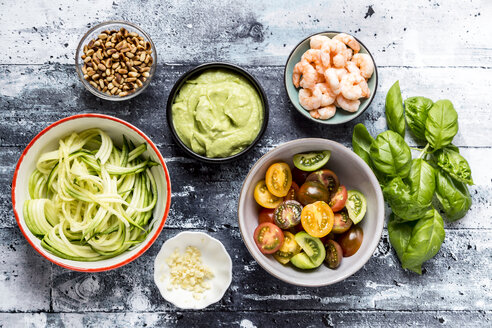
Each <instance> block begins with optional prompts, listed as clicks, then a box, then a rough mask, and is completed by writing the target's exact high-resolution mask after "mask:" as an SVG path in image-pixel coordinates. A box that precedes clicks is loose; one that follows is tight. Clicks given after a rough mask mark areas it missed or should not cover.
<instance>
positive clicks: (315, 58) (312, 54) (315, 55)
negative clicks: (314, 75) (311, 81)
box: [301, 49, 323, 74]
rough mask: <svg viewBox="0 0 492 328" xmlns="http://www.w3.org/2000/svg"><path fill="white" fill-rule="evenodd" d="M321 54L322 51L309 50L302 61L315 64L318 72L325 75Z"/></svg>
mask: <svg viewBox="0 0 492 328" xmlns="http://www.w3.org/2000/svg"><path fill="white" fill-rule="evenodd" d="M320 54H321V50H319V49H309V50H308V51H306V52H305V53H304V54H303V55H302V57H301V61H303V60H305V61H307V62H308V63H310V64H313V66H314V68H316V71H318V73H321V74H323V65H322V64H321V58H320Z"/></svg>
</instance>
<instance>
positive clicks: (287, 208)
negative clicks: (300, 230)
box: [273, 200, 302, 229]
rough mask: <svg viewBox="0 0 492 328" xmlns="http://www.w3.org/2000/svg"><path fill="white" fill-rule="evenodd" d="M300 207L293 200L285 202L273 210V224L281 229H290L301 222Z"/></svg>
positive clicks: (299, 204)
mask: <svg viewBox="0 0 492 328" xmlns="http://www.w3.org/2000/svg"><path fill="white" fill-rule="evenodd" d="M301 213H302V205H301V203H299V202H298V201H295V200H286V201H285V202H283V203H282V204H280V205H279V206H277V208H276V209H275V213H274V214H273V219H274V221H275V222H274V223H275V224H276V225H277V226H279V227H280V228H281V229H289V228H292V227H294V226H296V225H298V224H299V222H301Z"/></svg>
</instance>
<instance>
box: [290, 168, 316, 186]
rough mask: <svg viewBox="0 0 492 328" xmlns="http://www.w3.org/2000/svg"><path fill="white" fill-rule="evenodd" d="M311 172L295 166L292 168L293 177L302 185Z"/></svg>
mask: <svg viewBox="0 0 492 328" xmlns="http://www.w3.org/2000/svg"><path fill="white" fill-rule="evenodd" d="M310 173H311V172H306V171H303V170H299V169H298V168H297V167H294V168H293V169H292V179H293V180H294V181H295V182H296V183H297V184H298V185H299V186H300V185H302V184H303V183H304V182H306V178H307V176H308V175H309V174H310Z"/></svg>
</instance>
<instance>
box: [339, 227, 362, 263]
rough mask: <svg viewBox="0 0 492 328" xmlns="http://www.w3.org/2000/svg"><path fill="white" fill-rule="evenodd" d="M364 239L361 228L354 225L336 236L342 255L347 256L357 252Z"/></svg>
mask: <svg viewBox="0 0 492 328" xmlns="http://www.w3.org/2000/svg"><path fill="white" fill-rule="evenodd" d="M362 239H364V232H363V231H362V228H361V227H359V226H356V225H354V226H353V227H352V228H350V230H348V231H347V232H345V233H344V234H343V235H341V236H340V237H339V238H338V243H339V244H340V246H342V249H343V256H344V257H349V256H352V255H354V254H355V253H357V251H358V250H359V248H360V245H361V244H362Z"/></svg>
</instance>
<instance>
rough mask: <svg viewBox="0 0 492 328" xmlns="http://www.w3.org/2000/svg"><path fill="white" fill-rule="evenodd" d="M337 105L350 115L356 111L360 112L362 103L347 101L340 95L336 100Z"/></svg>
mask: <svg viewBox="0 0 492 328" xmlns="http://www.w3.org/2000/svg"><path fill="white" fill-rule="evenodd" d="M336 104H337V106H338V107H340V108H341V109H343V110H345V111H347V112H350V113H355V112H356V111H358V110H359V106H360V101H359V100H358V99H357V100H349V99H345V98H344V97H343V95H341V94H339V95H338V96H337V99H336Z"/></svg>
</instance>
